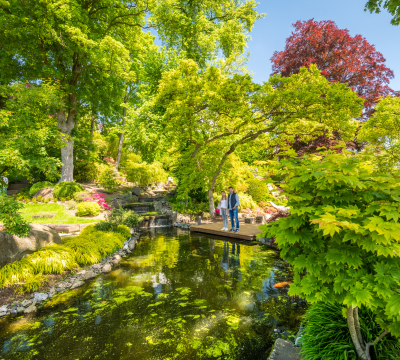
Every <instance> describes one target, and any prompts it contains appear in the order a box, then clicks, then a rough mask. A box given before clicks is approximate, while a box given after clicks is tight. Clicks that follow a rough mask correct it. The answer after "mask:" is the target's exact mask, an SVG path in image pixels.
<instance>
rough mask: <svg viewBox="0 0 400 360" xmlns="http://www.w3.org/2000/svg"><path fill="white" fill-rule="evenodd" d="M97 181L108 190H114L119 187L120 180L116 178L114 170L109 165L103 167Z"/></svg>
mask: <svg viewBox="0 0 400 360" xmlns="http://www.w3.org/2000/svg"><path fill="white" fill-rule="evenodd" d="M97 181H98V183H99V184H100V185H101V186H102V187H103V188H104V189H105V190H106V191H114V190H115V189H116V188H118V182H117V180H116V179H115V174H114V170H113V169H112V168H111V167H109V166H106V167H105V168H103V170H102V171H101V172H100V174H99V177H98V179H97Z"/></svg>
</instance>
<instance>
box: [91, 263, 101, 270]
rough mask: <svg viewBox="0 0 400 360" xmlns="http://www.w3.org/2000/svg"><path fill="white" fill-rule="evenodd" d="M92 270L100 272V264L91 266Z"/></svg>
mask: <svg viewBox="0 0 400 360" xmlns="http://www.w3.org/2000/svg"><path fill="white" fill-rule="evenodd" d="M92 269H93V270H95V271H100V269H101V265H100V264H94V265H93V266H92Z"/></svg>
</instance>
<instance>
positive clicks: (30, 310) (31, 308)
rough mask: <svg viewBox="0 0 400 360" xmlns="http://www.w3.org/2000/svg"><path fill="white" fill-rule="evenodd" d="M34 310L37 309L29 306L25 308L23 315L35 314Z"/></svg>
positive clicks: (33, 305)
mask: <svg viewBox="0 0 400 360" xmlns="http://www.w3.org/2000/svg"><path fill="white" fill-rule="evenodd" d="M36 310H37V309H36V306H35V304H32V305H31V306H29V307H27V308H26V309H25V310H24V313H25V314H30V313H33V312H35V311H36Z"/></svg>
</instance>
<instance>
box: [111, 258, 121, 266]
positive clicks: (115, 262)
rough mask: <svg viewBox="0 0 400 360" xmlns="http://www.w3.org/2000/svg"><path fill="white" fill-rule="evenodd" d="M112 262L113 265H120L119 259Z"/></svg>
mask: <svg viewBox="0 0 400 360" xmlns="http://www.w3.org/2000/svg"><path fill="white" fill-rule="evenodd" d="M111 262H112V263H113V265H118V264H119V260H118V259H114V260H112V261H111Z"/></svg>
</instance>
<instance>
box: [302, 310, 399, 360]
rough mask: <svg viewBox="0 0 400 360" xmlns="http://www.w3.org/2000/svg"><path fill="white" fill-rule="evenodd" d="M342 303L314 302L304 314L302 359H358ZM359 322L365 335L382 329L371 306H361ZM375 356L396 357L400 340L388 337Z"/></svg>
mask: <svg viewBox="0 0 400 360" xmlns="http://www.w3.org/2000/svg"><path fill="white" fill-rule="evenodd" d="M343 309H344V308H343V306H341V305H339V304H337V303H335V304H329V303H315V304H313V305H312V306H311V308H310V309H309V311H308V312H307V314H306V316H305V319H304V320H305V322H304V324H305V326H304V335H303V336H302V338H301V353H302V357H301V358H302V359H303V360H314V359H324V360H336V359H356V358H357V355H356V352H355V350H354V346H353V343H352V341H351V338H350V337H349V328H348V326H347V321H346V318H345V317H343ZM359 313H360V325H361V332H362V334H363V338H364V339H365V340H366V341H368V342H369V341H373V340H375V339H376V337H377V336H378V335H380V334H381V333H382V329H381V327H380V326H379V325H378V324H377V323H376V321H375V316H374V315H373V313H372V311H371V310H368V309H365V308H360V310H359ZM375 353H376V355H377V356H376V358H378V359H382V360H383V359H388V360H389V359H394V358H395V357H398V356H400V343H399V341H398V340H397V339H395V338H391V337H386V338H384V339H383V340H382V341H381V342H379V343H378V344H377V346H376V347H375Z"/></svg>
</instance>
